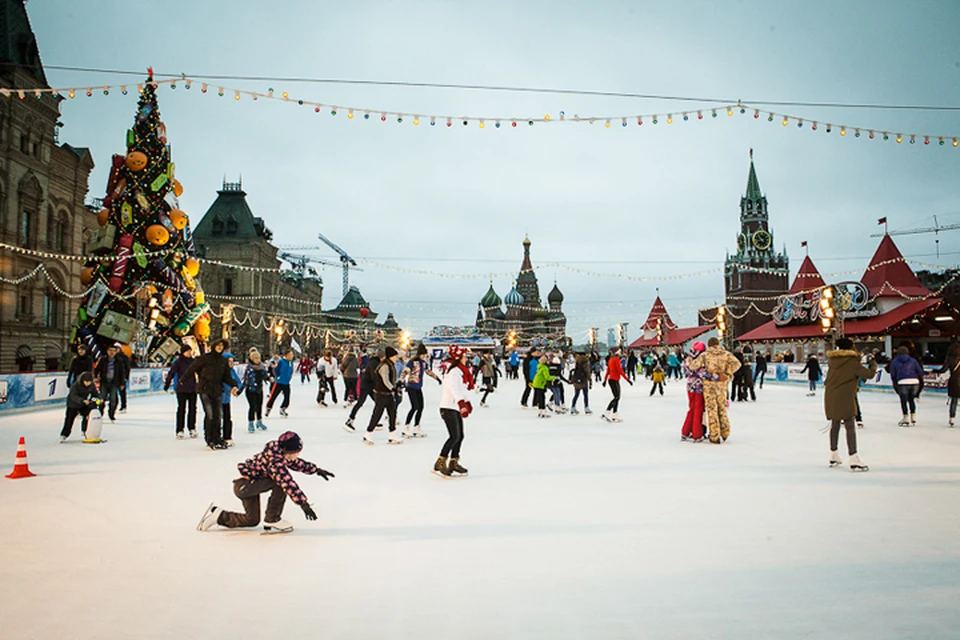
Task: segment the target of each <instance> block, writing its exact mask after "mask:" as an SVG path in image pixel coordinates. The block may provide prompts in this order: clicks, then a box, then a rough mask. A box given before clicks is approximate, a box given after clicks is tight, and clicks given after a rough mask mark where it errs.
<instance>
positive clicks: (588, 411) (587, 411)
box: [583, 407, 593, 416]
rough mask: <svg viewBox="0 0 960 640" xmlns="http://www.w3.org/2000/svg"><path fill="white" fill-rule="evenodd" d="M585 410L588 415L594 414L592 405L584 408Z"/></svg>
mask: <svg viewBox="0 0 960 640" xmlns="http://www.w3.org/2000/svg"><path fill="white" fill-rule="evenodd" d="M583 412H584V413H585V414H586V415H588V416H592V415H593V411H591V410H590V407H586V408H584V410H583Z"/></svg>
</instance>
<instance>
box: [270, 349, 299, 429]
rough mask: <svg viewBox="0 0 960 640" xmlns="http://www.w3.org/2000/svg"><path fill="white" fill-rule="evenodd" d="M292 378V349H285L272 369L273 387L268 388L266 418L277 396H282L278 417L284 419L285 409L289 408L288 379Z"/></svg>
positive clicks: (285, 415)
mask: <svg viewBox="0 0 960 640" xmlns="http://www.w3.org/2000/svg"><path fill="white" fill-rule="evenodd" d="M291 378H293V349H289V348H288V349H287V350H286V352H285V353H284V355H283V358H281V359H280V360H278V361H277V365H276V366H275V367H274V369H273V386H272V387H271V388H270V398H269V399H268V400H267V417H268V418H269V417H270V410H271V409H273V403H274V402H275V401H276V399H277V396H278V395H280V394H281V393H282V394H283V402H281V403H280V415H281V416H283V417H284V418H286V417H287V416H288V415H289V414H287V407H289V406H290V379H291Z"/></svg>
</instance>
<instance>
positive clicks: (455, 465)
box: [447, 458, 467, 476]
mask: <svg viewBox="0 0 960 640" xmlns="http://www.w3.org/2000/svg"><path fill="white" fill-rule="evenodd" d="M447 470H448V471H449V472H450V475H451V476H465V475H467V470H466V468H465V467H461V466H460V458H450V464H449V465H448V466H447Z"/></svg>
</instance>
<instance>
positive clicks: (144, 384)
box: [0, 369, 167, 416]
mask: <svg viewBox="0 0 960 640" xmlns="http://www.w3.org/2000/svg"><path fill="white" fill-rule="evenodd" d="M166 375H167V369H132V370H131V371H130V379H129V380H128V381H127V394H128V396H130V395H134V396H135V395H141V394H147V393H159V392H162V391H163V381H164V378H166ZM69 391H70V389H69V388H68V387H67V372H66V371H43V372H35V373H0V416H4V415H7V414H12V413H21V412H26V411H42V410H44V409H49V408H51V407H57V406H62V405H63V404H65V402H66V399H67V394H68V393H69Z"/></svg>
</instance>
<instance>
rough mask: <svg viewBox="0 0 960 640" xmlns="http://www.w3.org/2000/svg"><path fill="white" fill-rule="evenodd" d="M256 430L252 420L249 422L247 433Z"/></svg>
mask: <svg viewBox="0 0 960 640" xmlns="http://www.w3.org/2000/svg"><path fill="white" fill-rule="evenodd" d="M256 430H257V428H256V427H255V426H254V425H253V423H252V422H248V423H247V433H253V432H255V431H256Z"/></svg>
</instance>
